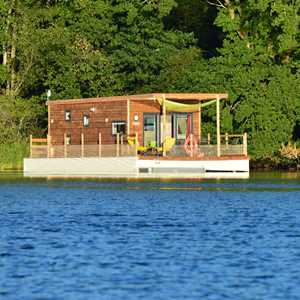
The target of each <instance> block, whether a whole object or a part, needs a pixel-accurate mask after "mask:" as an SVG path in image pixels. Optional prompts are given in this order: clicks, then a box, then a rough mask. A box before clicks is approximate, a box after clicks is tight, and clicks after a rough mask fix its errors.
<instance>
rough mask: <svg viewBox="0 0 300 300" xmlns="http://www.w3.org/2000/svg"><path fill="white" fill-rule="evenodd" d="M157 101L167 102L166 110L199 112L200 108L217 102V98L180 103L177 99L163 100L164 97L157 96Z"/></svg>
mask: <svg viewBox="0 0 300 300" xmlns="http://www.w3.org/2000/svg"><path fill="white" fill-rule="evenodd" d="M157 101H158V102H159V104H160V105H161V106H162V105H163V103H165V106H166V110H167V111H173V112H186V113H189V112H198V111H199V108H200V107H201V108H203V107H206V106H209V105H211V104H214V103H216V101H217V100H211V101H209V102H205V103H197V104H185V103H179V102H175V101H170V100H163V99H162V98H157Z"/></svg>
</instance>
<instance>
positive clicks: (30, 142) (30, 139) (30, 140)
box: [29, 134, 32, 158]
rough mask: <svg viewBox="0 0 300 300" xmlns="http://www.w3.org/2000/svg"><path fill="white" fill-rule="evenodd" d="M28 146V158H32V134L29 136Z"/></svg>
mask: <svg viewBox="0 0 300 300" xmlns="http://www.w3.org/2000/svg"><path fill="white" fill-rule="evenodd" d="M29 144H30V149H29V152H30V154H29V155H30V158H32V134H31V135H30V137H29Z"/></svg>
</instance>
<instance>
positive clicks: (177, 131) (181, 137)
mask: <svg viewBox="0 0 300 300" xmlns="http://www.w3.org/2000/svg"><path fill="white" fill-rule="evenodd" d="M188 118H190V121H188ZM188 123H190V126H189V128H188ZM191 132H192V114H190V117H188V114H186V113H182V114H175V115H174V136H175V138H176V141H177V142H178V143H181V142H183V141H185V139H186V136H187V134H189V133H191Z"/></svg>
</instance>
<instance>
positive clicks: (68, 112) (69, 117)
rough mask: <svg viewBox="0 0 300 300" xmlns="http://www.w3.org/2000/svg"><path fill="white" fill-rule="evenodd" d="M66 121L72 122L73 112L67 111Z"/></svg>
mask: <svg viewBox="0 0 300 300" xmlns="http://www.w3.org/2000/svg"><path fill="white" fill-rule="evenodd" d="M65 121H66V122H70V121H71V111H70V110H65Z"/></svg>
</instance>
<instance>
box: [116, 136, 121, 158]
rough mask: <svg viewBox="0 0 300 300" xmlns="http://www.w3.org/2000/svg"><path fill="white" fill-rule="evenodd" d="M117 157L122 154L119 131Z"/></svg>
mask: <svg viewBox="0 0 300 300" xmlns="http://www.w3.org/2000/svg"><path fill="white" fill-rule="evenodd" d="M116 156H117V157H118V156H120V134H119V133H117V155H116Z"/></svg>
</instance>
